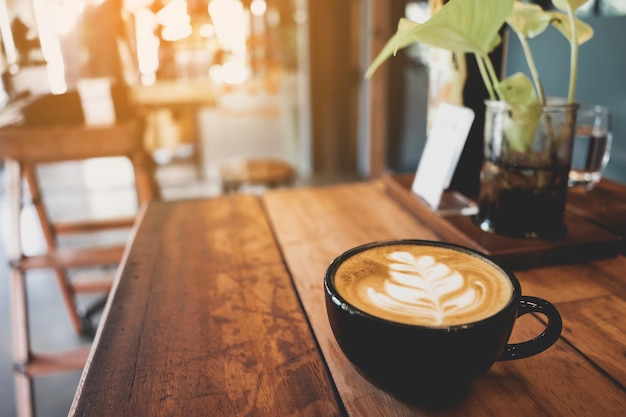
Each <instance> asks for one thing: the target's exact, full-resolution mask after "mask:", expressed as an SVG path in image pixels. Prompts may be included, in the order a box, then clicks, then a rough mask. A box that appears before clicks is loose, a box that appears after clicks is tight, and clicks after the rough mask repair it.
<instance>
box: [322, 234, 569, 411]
mask: <svg viewBox="0 0 626 417" xmlns="http://www.w3.org/2000/svg"><path fill="white" fill-rule="evenodd" d="M324 288H325V293H326V294H325V295H326V297H325V298H326V310H327V313H328V319H329V322H330V326H331V328H332V331H333V334H334V336H335V339H336V340H337V343H338V344H339V347H340V348H341V350H342V351H343V353H344V354H345V356H346V357H347V358H348V359H349V360H350V362H351V363H352V364H353V365H354V367H355V368H356V369H357V370H358V371H359V373H360V374H361V375H363V376H364V377H365V378H366V379H367V380H369V381H370V382H371V383H372V384H374V385H375V386H377V387H379V388H381V389H383V390H385V391H387V392H389V393H390V394H392V395H394V396H396V397H400V398H402V399H404V400H408V401H417V402H432V403H449V402H450V401H453V400H457V399H459V398H460V397H461V396H462V394H463V393H465V392H466V390H467V387H468V386H469V385H470V383H471V381H472V380H473V379H474V378H475V377H476V376H477V375H479V374H481V373H483V372H485V371H487V370H488V369H489V368H490V367H491V366H492V365H493V364H494V363H495V362H496V361H508V360H514V359H522V358H527V357H529V356H532V355H536V354H538V353H540V352H542V351H544V350H545V349H547V348H549V347H550V346H552V345H553V344H554V343H555V342H556V341H557V340H558V338H559V337H560V334H561V330H562V321H561V316H560V314H559V312H558V311H557V309H556V308H555V307H554V306H553V305H552V304H551V303H549V302H548V301H546V300H543V299H541V298H536V297H529V296H524V295H522V294H521V287H520V283H519V281H518V280H517V278H516V277H515V275H514V274H513V272H511V271H510V270H508V269H507V268H505V267H503V266H502V265H500V264H498V263H497V262H495V261H494V260H493V259H491V258H490V257H488V256H486V255H485V254H482V253H480V252H477V251H474V250H472V249H469V248H466V247H462V246H458V245H454V244H449V243H443V242H437V241H425V240H394V241H382V242H373V243H369V244H365V245H362V246H358V247H355V248H353V249H350V250H348V251H346V252H345V253H343V254H341V255H340V256H338V257H337V258H336V259H335V260H334V261H333V262H332V263H331V264H330V265H329V267H328V269H327V271H326V274H325V276H324ZM493 294H497V295H496V296H493ZM507 294H508V295H507ZM472 297H473V298H472ZM370 304H372V305H370ZM381 306H382V307H381ZM405 307H406V309H405ZM381 308H382V309H389V311H388V312H384V313H383V312H381V310H380V309H381ZM405 310H406V311H405ZM385 311H386V310H385ZM405 313H406V314H405ZM527 313H539V314H542V315H544V316H545V317H546V318H547V321H548V324H547V326H546V329H545V330H544V331H543V332H542V333H541V334H539V335H538V336H537V337H535V338H533V339H532V340H528V341H525V342H521V343H515V344H507V342H508V340H509V337H510V335H511V331H512V329H513V324H514V322H515V320H516V319H517V318H518V317H520V316H522V315H524V314H527ZM481 315H485V317H482V316H481ZM468 317H469V318H468ZM413 321H415V322H413ZM446 321H448V323H446Z"/></svg>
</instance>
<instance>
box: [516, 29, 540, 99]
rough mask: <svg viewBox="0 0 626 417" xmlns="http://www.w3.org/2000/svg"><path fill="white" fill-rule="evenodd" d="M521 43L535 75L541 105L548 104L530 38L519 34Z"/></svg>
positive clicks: (531, 70)
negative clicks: (529, 41) (529, 42)
mask: <svg viewBox="0 0 626 417" xmlns="http://www.w3.org/2000/svg"><path fill="white" fill-rule="evenodd" d="M517 36H518V38H519V40H520V43H521V44H522V49H523V50H524V55H525V56H526V62H527V63H528V69H529V70H530V74H531V75H532V77H533V81H534V83H535V89H536V90H537V96H538V98H539V100H540V101H541V105H542V106H545V105H546V96H545V94H544V92H543V86H542V85H541V80H540V79H539V72H538V71H537V67H536V65H535V60H534V59H533V54H532V52H531V50H530V45H529V44H528V39H526V37H524V36H523V35H522V34H521V33H518V34H517Z"/></svg>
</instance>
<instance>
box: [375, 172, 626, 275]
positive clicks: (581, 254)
mask: <svg viewBox="0 0 626 417" xmlns="http://www.w3.org/2000/svg"><path fill="white" fill-rule="evenodd" d="M413 177H414V175H413V174H388V175H385V176H384V177H383V183H384V185H385V189H386V191H387V193H388V194H389V195H390V196H391V197H392V198H394V199H395V200H396V201H397V202H398V203H399V204H401V205H402V206H403V207H404V208H405V209H406V210H408V211H410V212H411V213H413V214H414V215H415V216H417V217H418V218H419V220H420V221H422V222H424V223H425V224H427V225H428V226H429V227H430V228H431V229H432V230H433V231H434V232H435V233H437V234H438V235H439V236H440V237H441V238H442V239H444V240H446V241H449V242H452V243H457V244H460V245H464V246H468V247H471V248H474V249H477V250H479V251H481V252H484V253H486V254H488V255H490V256H492V257H493V258H495V259H497V260H498V261H500V262H502V263H503V264H504V265H506V266H508V267H509V268H512V269H517V270H520V269H528V268H534V267H540V266H545V265H554V264H566V263H577V262H587V261H591V260H595V259H604V258H610V257H614V256H617V255H618V254H619V253H620V251H621V250H622V249H623V247H624V239H623V235H626V233H624V234H622V235H620V234H616V233H615V232H613V231H611V230H608V229H607V228H606V227H603V226H599V225H598V224H597V223H594V222H592V221H590V220H589V217H591V213H593V210H592V209H589V208H588V209H587V210H586V211H585V212H586V213H587V218H585V217H583V216H581V215H579V214H576V213H574V212H572V211H571V210H570V208H569V206H568V209H567V210H566V213H565V224H566V226H567V234H566V235H565V236H564V237H562V238H557V239H518V238H512V237H507V236H500V235H496V234H493V233H488V232H485V231H483V230H481V229H480V228H478V226H476V225H475V224H474V223H473V222H472V220H471V218H470V216H466V215H459V214H437V213H435V212H434V211H433V210H432V209H431V208H430V207H429V206H428V205H427V204H426V203H425V202H424V201H423V200H422V199H421V198H420V197H418V196H417V195H415V194H414V193H413V192H412V191H411V184H412V182H413ZM445 198H450V197H449V196H446V197H445ZM624 203H626V201H624ZM582 206H583V205H582V204H579V205H577V206H576V207H577V208H578V209H579V211H582V209H581V208H580V207H582ZM585 207H590V206H585ZM624 209H626V205H625V206H624ZM598 217H600V218H601V217H602V216H601V214H599V215H598ZM623 221H624V220H623V219H622V222H623ZM622 225H623V226H626V225H624V224H623V223H622Z"/></svg>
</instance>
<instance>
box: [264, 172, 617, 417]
mask: <svg viewBox="0 0 626 417" xmlns="http://www.w3.org/2000/svg"><path fill="white" fill-rule="evenodd" d="M263 202H264V204H265V206H266V209H267V212H268V214H269V217H270V220H271V224H272V227H273V229H274V230H275V234H276V238H277V240H278V242H279V244H280V247H281V249H282V251H283V254H284V257H285V261H286V263H287V265H288V268H289V270H290V272H291V275H292V277H293V280H294V283H295V286H296V289H297V291H298V294H299V296H300V299H301V302H302V304H303V306H304V308H305V310H306V313H307V315H308V317H309V321H310V322H311V326H312V327H313V330H314V333H315V336H316V338H317V340H318V343H319V345H320V348H321V350H322V352H323V355H324V358H325V360H326V362H327V364H328V367H329V369H330V371H331V374H332V378H333V380H334V382H335V384H336V386H337V390H338V392H339V394H340V396H341V399H342V401H343V404H344V406H345V408H346V411H347V413H348V415H349V416H350V417H357V416H358V417H360V416H470V417H471V416H511V417H515V416H564V417H565V416H567V417H570V416H622V415H626V395H625V388H624V371H625V369H626V363H625V361H624V355H625V353H626V335H625V333H624V323H625V321H624V319H623V317H624V316H625V315H626V306H625V305H624V304H625V294H626V292H625V291H624V288H625V285H626V274H625V273H626V258H624V257H623V256H618V257H615V258H611V259H606V260H601V261H595V262H592V263H588V264H577V265H566V266H562V265H561V266H552V267H544V268H537V269H529V270H525V271H520V272H519V273H518V277H519V279H520V281H521V284H522V290H523V293H524V294H526V295H534V296H539V297H544V298H546V299H548V300H551V301H554V302H555V303H556V304H557V307H558V308H559V310H560V311H561V314H562V316H563V320H564V332H563V337H562V338H561V340H559V341H558V342H557V343H556V344H555V345H554V346H552V347H551V348H550V349H548V350H547V351H545V352H543V353H541V354H539V355H536V356H534V357H531V358H527V359H522V360H517V361H511V362H502V363H496V364H495V365H494V366H493V367H492V368H491V369H490V370H489V371H488V372H487V373H485V374H484V375H482V376H480V377H479V378H478V379H477V380H476V381H475V383H474V384H473V385H472V387H471V389H470V391H469V392H468V394H467V396H466V397H464V398H463V400H462V401H461V402H460V403H458V404H450V406H449V407H443V408H437V409H433V408H428V407H424V406H420V405H415V404H408V403H403V402H400V401H398V400H396V399H394V398H392V397H391V396H389V395H387V394H386V393H384V392H382V391H380V390H378V389H377V388H375V387H373V386H372V385H371V384H369V383H368V382H367V381H366V380H365V379H363V378H362V377H361V376H360V375H359V374H358V373H357V372H356V371H355V370H354V368H353V367H352V366H351V364H350V363H349V361H348V360H347V359H346V358H345V357H344V356H343V354H342V352H341V351H340V349H339V347H338V345H337V344H336V342H335V340H334V338H333V335H332V332H331V330H330V326H329V324H328V320H327V318H326V313H325V308H324V293H323V276H324V272H325V270H326V267H327V266H328V264H329V263H330V262H331V261H332V260H333V259H334V257H336V256H338V255H339V254H341V253H342V252H343V251H345V250H347V249H349V248H351V247H353V246H356V245H359V244H362V243H366V242H370V241H376V240H385V239H392V238H423V239H437V240H438V238H437V237H436V235H434V233H433V232H432V231H430V230H429V228H428V225H427V224H422V223H420V222H419V220H418V218H416V217H414V216H412V215H411V214H410V213H409V212H407V211H405V210H404V209H403V208H402V207H401V206H400V205H399V204H397V203H396V202H395V201H394V200H393V199H391V198H389V197H388V196H386V195H385V194H384V189H383V187H382V186H381V184H379V183H376V182H374V183H364V184H346V185H337V186H329V187H325V188H310V189H297V190H289V191H273V192H270V193H267V194H265V195H264V196H263ZM538 317H540V316H538ZM538 317H534V316H525V317H523V318H522V319H520V320H518V322H517V323H516V326H515V329H514V332H513V336H512V340H514V341H522V340H527V339H529V338H532V337H534V336H536V335H537V334H538V333H539V332H541V331H542V328H543V326H542V323H541V321H540V319H539V318H538Z"/></svg>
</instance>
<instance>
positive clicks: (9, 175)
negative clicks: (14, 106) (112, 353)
mask: <svg viewBox="0 0 626 417" xmlns="http://www.w3.org/2000/svg"><path fill="white" fill-rule="evenodd" d="M21 168H22V167H21V165H20V163H19V162H16V161H12V160H7V161H6V162H5V175H6V177H5V181H6V194H7V199H8V202H9V206H8V210H9V211H8V215H9V222H10V226H11V234H10V242H9V260H10V263H11V274H10V279H11V281H10V283H11V290H10V297H11V330H12V339H13V366H14V370H13V372H14V375H15V376H14V378H15V401H16V406H17V411H18V417H33V415H34V412H35V411H34V410H35V404H34V396H33V383H32V380H31V378H30V376H29V375H28V374H27V373H26V368H27V366H28V363H29V361H30V357H31V352H30V334H29V324H28V302H27V298H26V281H25V275H24V271H22V270H21V269H20V268H19V265H18V263H19V261H20V259H21V258H22V240H21V228H20V212H21V208H22V174H21Z"/></svg>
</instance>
